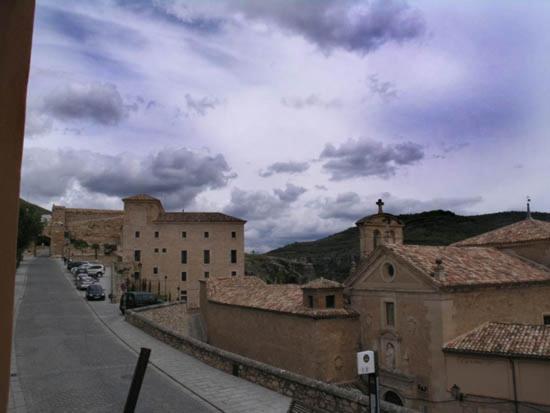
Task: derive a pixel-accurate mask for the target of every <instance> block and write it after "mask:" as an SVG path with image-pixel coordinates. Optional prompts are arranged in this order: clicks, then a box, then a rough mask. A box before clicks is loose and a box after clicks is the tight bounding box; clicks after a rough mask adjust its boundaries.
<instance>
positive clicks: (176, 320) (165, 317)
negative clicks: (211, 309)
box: [141, 302, 206, 341]
mask: <svg viewBox="0 0 550 413" xmlns="http://www.w3.org/2000/svg"><path fill="white" fill-rule="evenodd" d="M148 308H149V310H148V311H143V312H142V313H141V315H143V317H145V318H147V319H148V320H151V321H152V322H154V323H156V324H159V325H161V326H162V327H164V328H166V329H167V330H170V331H173V332H174V333H177V334H181V335H184V336H189V337H192V338H195V339H197V340H200V341H206V334H205V333H204V330H203V327H202V322H201V318H200V313H199V312H198V311H194V310H189V309H188V306H187V305H186V304H184V303H179V302H176V303H169V304H163V305H159V306H150V307H148Z"/></svg>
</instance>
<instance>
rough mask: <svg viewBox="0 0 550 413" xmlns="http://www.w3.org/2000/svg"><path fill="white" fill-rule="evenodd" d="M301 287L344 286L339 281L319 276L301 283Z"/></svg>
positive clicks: (327, 287) (330, 287)
mask: <svg viewBox="0 0 550 413" xmlns="http://www.w3.org/2000/svg"><path fill="white" fill-rule="evenodd" d="M302 288H315V289H333V288H344V286H343V285H342V284H340V283H339V282H336V281H332V280H327V279H326V278H323V277H321V278H317V279H315V280H313V281H310V282H308V283H307V284H304V285H302Z"/></svg>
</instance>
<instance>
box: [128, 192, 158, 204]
mask: <svg viewBox="0 0 550 413" xmlns="http://www.w3.org/2000/svg"><path fill="white" fill-rule="evenodd" d="M122 200H123V201H158V202H160V200H159V199H157V198H155V197H152V196H151V195H147V194H137V195H132V196H127V197H126V198H122Z"/></svg>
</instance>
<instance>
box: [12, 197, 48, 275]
mask: <svg viewBox="0 0 550 413" xmlns="http://www.w3.org/2000/svg"><path fill="white" fill-rule="evenodd" d="M43 211H46V210H45V209H43V208H41V207H39V206H37V205H34V204H31V203H30V202H26V201H23V200H20V203H19V222H18V229H17V265H19V263H20V262H21V259H22V258H23V252H24V251H25V249H26V248H28V247H30V245H31V244H32V243H33V242H37V240H38V238H39V237H40V234H41V233H42V228H43V224H42V220H41V218H42V214H44V213H47V212H48V211H46V212H43Z"/></svg>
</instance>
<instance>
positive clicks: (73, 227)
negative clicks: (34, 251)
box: [44, 205, 123, 259]
mask: <svg viewBox="0 0 550 413" xmlns="http://www.w3.org/2000/svg"><path fill="white" fill-rule="evenodd" d="M122 220H123V211H112V210H101V209H79V208H65V207H63V206H58V205H54V206H53V207H52V218H51V220H50V223H49V225H48V226H47V227H46V228H45V230H44V234H45V235H47V236H49V237H50V240H51V244H50V245H51V254H52V256H62V255H68V254H71V256H73V257H74V258H75V259H76V258H83V256H84V255H90V254H93V253H94V252H93V250H92V249H91V248H87V249H85V250H83V251H81V250H77V249H75V248H73V247H71V246H65V235H66V234H67V235H68V236H69V238H71V239H78V240H83V241H86V242H87V243H88V244H89V245H91V244H95V243H97V244H99V245H100V246H101V249H102V248H103V244H120V238H121V235H122ZM94 255H95V254H94Z"/></svg>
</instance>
